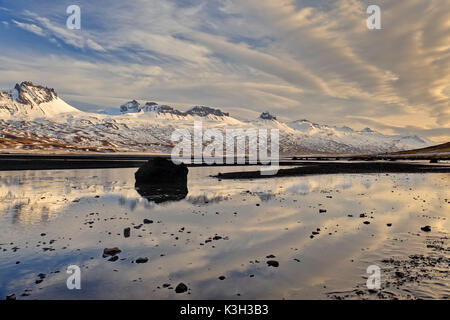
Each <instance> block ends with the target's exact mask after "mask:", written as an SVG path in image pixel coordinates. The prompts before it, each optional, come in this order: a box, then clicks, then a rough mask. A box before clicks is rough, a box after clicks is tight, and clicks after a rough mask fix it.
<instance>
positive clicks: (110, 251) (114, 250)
mask: <svg viewBox="0 0 450 320" xmlns="http://www.w3.org/2000/svg"><path fill="white" fill-rule="evenodd" d="M121 252H122V250H120V249H119V248H117V247H114V248H105V249H103V258H106V257H109V256H115V255H116V254H119V253H121Z"/></svg>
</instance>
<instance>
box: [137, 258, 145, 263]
mask: <svg viewBox="0 0 450 320" xmlns="http://www.w3.org/2000/svg"><path fill="white" fill-rule="evenodd" d="M147 262H148V258H137V259H136V263H147Z"/></svg>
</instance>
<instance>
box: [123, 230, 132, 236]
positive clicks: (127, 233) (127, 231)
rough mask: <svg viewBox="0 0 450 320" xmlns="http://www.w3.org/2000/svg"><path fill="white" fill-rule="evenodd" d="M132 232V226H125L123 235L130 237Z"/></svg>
mask: <svg viewBox="0 0 450 320" xmlns="http://www.w3.org/2000/svg"><path fill="white" fill-rule="evenodd" d="M130 234H131V228H125V229H123V236H124V237H125V238H129V237H130Z"/></svg>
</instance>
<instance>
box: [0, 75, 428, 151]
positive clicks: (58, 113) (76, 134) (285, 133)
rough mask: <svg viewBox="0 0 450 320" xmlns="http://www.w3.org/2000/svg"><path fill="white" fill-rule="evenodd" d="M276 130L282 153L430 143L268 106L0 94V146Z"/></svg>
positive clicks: (117, 146) (147, 146)
mask: <svg viewBox="0 0 450 320" xmlns="http://www.w3.org/2000/svg"><path fill="white" fill-rule="evenodd" d="M194 121H202V124H203V129H207V128H216V129H219V130H225V129H231V128H235V129H244V130H247V129H251V128H254V129H264V128H266V129H279V130H280V153H281V154H285V155H293V154H304V153H378V152H388V151H400V150H407V149H415V148H423V147H427V146H429V145H431V143H430V142H429V141H427V140H425V139H421V138H419V137H417V136H415V135H395V136H388V135H383V134H381V133H379V132H376V131H373V130H371V129H369V128H366V129H364V130H362V131H355V130H353V129H351V128H349V127H345V126H344V127H332V126H327V125H320V124H316V123H312V122H310V121H308V120H297V121H293V122H289V123H283V122H281V121H279V120H277V118H276V117H275V116H273V115H271V114H270V113H268V112H263V113H262V114H261V116H260V117H259V118H257V119H255V120H244V121H241V120H238V119H235V118H233V117H231V116H230V115H229V114H228V113H226V112H222V111H221V110H220V109H214V108H210V107H205V106H194V107H191V108H189V109H188V110H187V111H186V112H183V111H180V110H177V109H175V108H173V107H171V106H168V105H160V104H158V103H156V102H146V103H143V104H141V103H139V102H138V101H136V100H132V101H129V102H127V103H125V104H123V105H121V106H120V107H119V108H117V109H116V111H115V112H109V113H89V112H83V111H80V110H78V109H76V108H74V107H72V106H70V105H69V104H67V103H65V102H64V101H63V100H62V99H60V98H59V97H58V95H57V94H56V92H55V91H54V90H53V89H49V88H46V87H43V86H38V85H34V84H33V83H31V82H22V83H21V84H17V85H16V86H15V88H14V89H13V90H11V91H5V92H0V149H2V150H3V151H5V150H16V151H17V150H48V151H50V150H53V151H60V152H61V151H67V152H73V151H78V152H79V151H102V152H163V153H170V151H171V149H172V147H173V143H172V141H171V140H170V137H171V134H172V132H173V131H174V130H175V129H179V128H185V129H188V130H193V126H194Z"/></svg>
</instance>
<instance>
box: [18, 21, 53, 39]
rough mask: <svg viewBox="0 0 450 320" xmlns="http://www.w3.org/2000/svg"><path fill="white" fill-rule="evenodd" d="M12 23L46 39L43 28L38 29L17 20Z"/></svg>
mask: <svg viewBox="0 0 450 320" xmlns="http://www.w3.org/2000/svg"><path fill="white" fill-rule="evenodd" d="M12 22H14V23H15V24H16V25H17V26H18V27H19V28H22V29H24V30H26V31H29V32H32V33H34V34H37V35H38V36H41V37H45V32H44V31H43V30H42V28H41V27H38V26H37V25H35V24H29V23H22V22H19V21H16V20H12Z"/></svg>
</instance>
